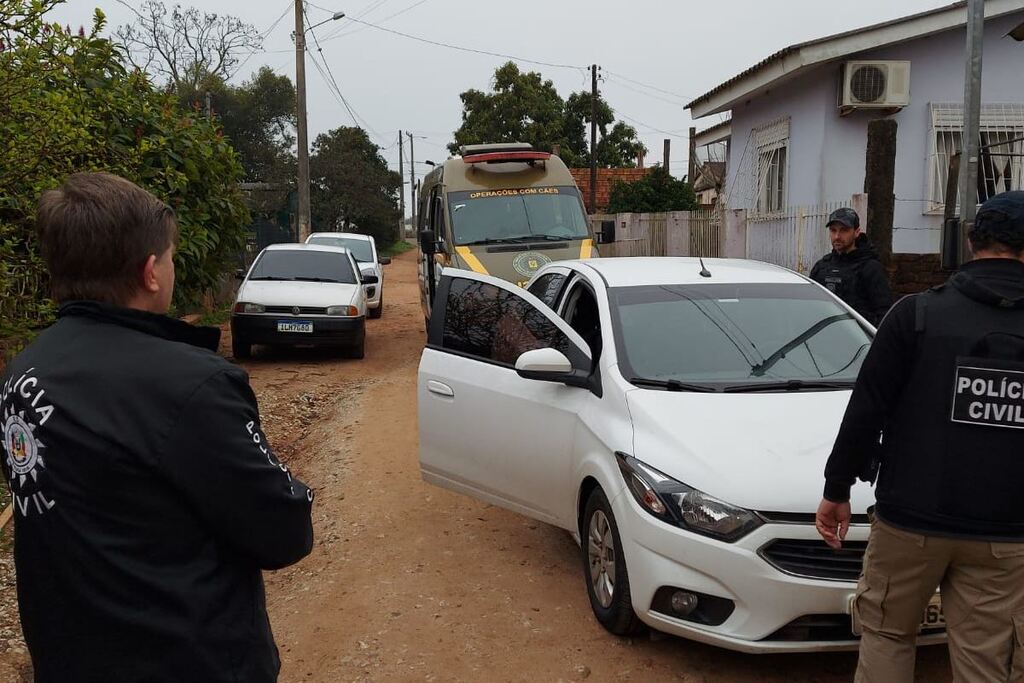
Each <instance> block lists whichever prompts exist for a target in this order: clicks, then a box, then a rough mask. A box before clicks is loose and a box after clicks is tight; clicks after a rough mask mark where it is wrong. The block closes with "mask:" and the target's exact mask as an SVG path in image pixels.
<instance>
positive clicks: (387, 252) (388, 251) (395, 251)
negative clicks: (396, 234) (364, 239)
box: [380, 240, 416, 256]
mask: <svg viewBox="0 0 1024 683" xmlns="http://www.w3.org/2000/svg"><path fill="white" fill-rule="evenodd" d="M415 248H416V245H415V244H413V243H412V242H406V241H405V240H400V241H398V242H395V243H393V244H389V245H388V246H386V247H383V248H382V249H381V250H380V255H381V256H398V255H399V254H404V253H405V252H407V251H412V250H413V249H415Z"/></svg>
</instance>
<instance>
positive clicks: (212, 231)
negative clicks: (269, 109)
mask: <svg viewBox="0 0 1024 683" xmlns="http://www.w3.org/2000/svg"><path fill="white" fill-rule="evenodd" d="M61 1H62V0H5V2H4V3H3V4H2V5H0V155H2V158H3V159H4V162H3V163H2V164H0V264H2V266H0V293H2V295H3V296H2V302H3V303H2V305H0V340H6V343H5V345H6V346H7V347H8V349H9V348H10V347H11V346H17V345H18V344H19V343H21V342H23V341H24V340H25V339H26V338H27V337H28V336H29V335H30V334H31V333H32V330H34V329H38V328H39V327H42V326H45V325H46V324H48V322H49V321H50V320H52V316H53V313H54V307H53V304H52V302H50V301H49V300H48V298H47V296H46V275H45V269H44V268H43V265H42V263H41V261H40V258H39V255H38V249H37V245H36V243H35V231H34V216H35V207H36V203H37V202H38V198H39V195H40V194H41V193H42V192H43V191H44V190H46V189H49V188H53V187H56V186H58V185H59V184H60V183H61V182H62V181H63V179H64V178H66V177H67V176H68V175H70V174H72V173H75V172H78V171H100V170H102V171H109V172H111V173H116V174H118V175H121V176H124V177H126V178H128V179H130V180H132V181H134V182H136V183H138V184H139V185H141V186H142V187H144V188H146V189H147V190H149V191H150V192H152V193H153V194H155V195H156V196H158V197H160V198H161V199H163V200H164V201H166V202H167V203H169V204H170V205H171V206H173V207H174V209H175V210H176V211H177V212H178V225H179V229H180V233H181V237H180V242H179V246H178V256H177V260H176V267H177V274H178V289H177V295H176V296H177V301H178V303H179V304H181V303H185V302H189V301H194V300H196V299H197V298H198V297H199V296H200V294H201V293H202V292H203V291H205V290H206V289H208V288H210V287H211V286H212V285H213V284H214V283H215V282H216V281H217V280H218V278H219V276H220V274H221V273H223V272H224V271H225V270H226V269H227V268H228V267H229V264H230V262H231V260H232V258H233V257H234V255H235V254H237V252H238V251H239V250H240V249H241V248H242V246H243V245H244V230H245V226H246V225H247V224H248V222H249V216H248V212H247V210H246V209H245V206H244V204H243V203H242V197H241V194H240V192H239V190H238V188H237V182H238V180H239V179H240V178H241V175H242V168H241V165H240V164H239V161H238V158H237V155H236V154H235V152H234V150H233V149H232V148H231V146H230V144H229V143H228V142H227V141H226V140H225V139H224V137H223V135H222V134H221V132H220V131H219V130H218V128H217V125H216V122H215V121H212V120H209V119H207V118H205V117H204V116H202V115H200V114H199V113H197V112H195V111H187V110H183V109H182V108H180V107H179V105H178V104H177V100H176V99H175V98H174V97H173V96H172V95H170V94H168V93H166V92H163V91H160V90H158V89H156V88H155V87H154V86H153V84H152V83H151V82H150V81H149V80H148V78H147V76H146V75H145V74H143V73H141V72H139V71H134V70H129V69H128V68H126V66H125V59H124V55H123V54H122V53H121V52H120V50H119V48H118V47H117V46H116V45H114V44H113V43H112V42H110V41H109V40H106V39H103V38H101V37H100V36H99V33H100V31H101V30H102V28H103V26H104V23H105V18H104V16H103V13H102V12H100V11H99V10H96V14H95V19H94V23H93V27H92V30H91V31H89V32H86V31H85V30H84V29H81V30H79V32H78V33H74V32H72V31H70V30H68V29H65V28H61V27H60V26H58V25H55V24H49V23H47V22H46V21H45V14H46V12H47V11H48V10H50V9H51V8H52V7H53V6H55V5H56V4H59V2H61ZM0 343H4V342H0ZM0 350H2V349H0Z"/></svg>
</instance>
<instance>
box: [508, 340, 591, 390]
mask: <svg viewBox="0 0 1024 683" xmlns="http://www.w3.org/2000/svg"><path fill="white" fill-rule="evenodd" d="M516 373H518V375H519V376H520V377H522V378H523V379H532V380H538V381H541V382H558V383H560V384H568V385H570V386H577V387H583V386H586V383H587V377H586V373H582V372H579V371H577V370H576V368H574V367H573V366H572V362H570V361H569V359H568V358H566V356H565V354H564V353H562V352H561V351H559V350H557V349H550V348H548V349H534V350H533V351H527V352H526V353H524V354H523V355H521V356H519V358H518V359H517V360H516Z"/></svg>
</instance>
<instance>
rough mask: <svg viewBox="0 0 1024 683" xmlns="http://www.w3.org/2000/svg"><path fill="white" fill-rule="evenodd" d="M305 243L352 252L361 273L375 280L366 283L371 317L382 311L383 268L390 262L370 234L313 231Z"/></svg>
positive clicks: (367, 302) (379, 314)
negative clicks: (380, 252)
mask: <svg viewBox="0 0 1024 683" xmlns="http://www.w3.org/2000/svg"><path fill="white" fill-rule="evenodd" d="M306 244H323V245H327V246H333V247H342V248H344V249H348V250H349V251H350V252H352V258H354V259H355V260H356V263H357V264H358V265H359V270H360V272H361V273H362V274H363V275H373V276H374V277H376V278H377V282H375V283H372V284H367V285H366V286H365V290H366V308H367V311H368V313H369V316H370V317H371V318H379V317H381V315H383V313H384V269H383V268H382V266H386V265H388V264H389V263H391V258H390V257H388V256H379V255H378V254H377V241H376V240H375V239H373V237H372V236H371V235H360V234H358V233H355V232H314V233H313V234H312V235H310V236H309V237H307V238H306Z"/></svg>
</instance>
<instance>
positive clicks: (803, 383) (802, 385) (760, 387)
mask: <svg viewBox="0 0 1024 683" xmlns="http://www.w3.org/2000/svg"><path fill="white" fill-rule="evenodd" d="M852 388H853V381H852V380H851V381H849V382H824V381H818V380H802V379H788V380H784V381H782V382H759V383H757V384H736V385H733V386H731V387H726V388H725V389H723V391H725V392H726V393H738V394H739V393H744V394H747V393H754V392H757V391H804V390H812V389H852Z"/></svg>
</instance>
